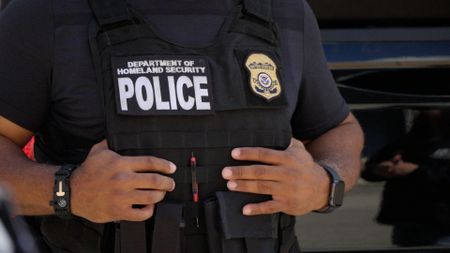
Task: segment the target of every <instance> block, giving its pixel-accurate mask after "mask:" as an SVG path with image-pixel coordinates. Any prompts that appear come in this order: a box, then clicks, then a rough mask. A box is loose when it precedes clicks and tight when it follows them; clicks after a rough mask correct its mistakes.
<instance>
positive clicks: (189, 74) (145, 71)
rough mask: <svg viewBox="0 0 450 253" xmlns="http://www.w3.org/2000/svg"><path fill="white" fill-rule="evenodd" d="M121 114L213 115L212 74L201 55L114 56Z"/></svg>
mask: <svg viewBox="0 0 450 253" xmlns="http://www.w3.org/2000/svg"><path fill="white" fill-rule="evenodd" d="M112 62H113V69H114V70H115V71H114V72H113V74H114V79H115V80H116V98H117V110H118V113H119V114H130V115H157V114H186V113H188V114H209V113H211V111H212V93H211V87H210V83H209V80H210V76H209V75H210V73H209V69H208V65H207V61H206V58H203V57H198V56H192V57H189V56H182V57H169V56H132V57H114V58H113V59H112Z"/></svg>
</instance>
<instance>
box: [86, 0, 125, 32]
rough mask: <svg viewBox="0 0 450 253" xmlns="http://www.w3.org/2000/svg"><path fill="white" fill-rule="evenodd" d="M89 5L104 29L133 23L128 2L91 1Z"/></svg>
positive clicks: (115, 0) (110, 0)
mask: <svg viewBox="0 0 450 253" xmlns="http://www.w3.org/2000/svg"><path fill="white" fill-rule="evenodd" d="M89 5H90V6H91V9H92V11H93V12H94V16H95V18H96V19H97V22H98V24H99V25H100V26H101V27H102V28H106V29H107V28H108V27H111V26H114V25H116V24H122V23H128V22H129V23H132V22H133V16H132V15H131V13H130V11H129V10H128V6H127V2H126V0H89Z"/></svg>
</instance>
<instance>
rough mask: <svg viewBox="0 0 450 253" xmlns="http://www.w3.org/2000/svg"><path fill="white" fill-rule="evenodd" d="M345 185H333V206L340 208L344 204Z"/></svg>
mask: <svg viewBox="0 0 450 253" xmlns="http://www.w3.org/2000/svg"><path fill="white" fill-rule="evenodd" d="M344 193H345V183H344V182H343V181H338V182H336V183H335V184H334V196H333V202H334V203H333V205H334V206H342V204H343V203H344Z"/></svg>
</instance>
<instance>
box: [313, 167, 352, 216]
mask: <svg viewBox="0 0 450 253" xmlns="http://www.w3.org/2000/svg"><path fill="white" fill-rule="evenodd" d="M318 164H319V165H320V166H322V167H323V168H324V169H325V171H326V172H327V174H328V176H330V179H331V187H330V196H329V198H328V206H327V207H324V208H322V209H319V210H316V211H315V212H317V213H330V212H332V211H334V210H335V209H336V208H338V207H340V206H342V204H343V203H344V193H345V182H344V181H342V179H341V177H340V176H339V174H338V173H337V172H336V171H335V170H334V169H333V168H331V167H330V166H328V165H326V164H321V163H318Z"/></svg>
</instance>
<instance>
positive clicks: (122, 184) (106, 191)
mask: <svg viewBox="0 0 450 253" xmlns="http://www.w3.org/2000/svg"><path fill="white" fill-rule="evenodd" d="M175 169H176V167H175V165H174V164H173V163H171V162H169V161H166V160H163V159H160V158H156V157H151V156H145V157H144V156H141V157H127V156H120V155H118V154H117V153H115V152H113V151H111V150H109V149H108V147H107V144H106V141H103V142H101V143H99V144H97V145H95V146H94V147H93V148H92V149H91V151H90V152H89V155H88V157H87V158H86V160H85V162H84V163H83V164H82V165H81V166H80V167H79V168H78V169H76V170H75V171H74V172H73V175H72V177H71V192H72V200H71V205H72V213H73V214H75V215H77V216H81V217H84V218H86V219H88V220H90V221H92V222H96V223H104V222H110V221H116V220H128V221H143V220H146V219H148V218H150V217H151V216H152V215H153V209H154V204H155V203H157V202H159V201H161V200H162V199H163V198H164V195H165V193H166V192H167V191H172V190H173V189H174V188H175V182H174V181H173V180H172V179H171V178H169V177H167V176H163V175H160V174H158V173H155V172H160V173H164V174H171V173H173V172H175ZM136 204H137V205H142V206H143V207H142V208H139V209H138V208H133V207H132V205H136Z"/></svg>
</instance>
